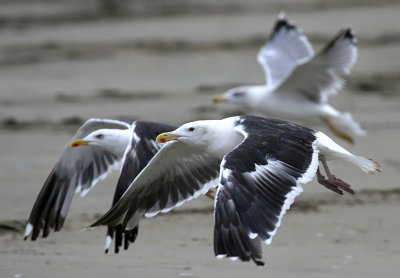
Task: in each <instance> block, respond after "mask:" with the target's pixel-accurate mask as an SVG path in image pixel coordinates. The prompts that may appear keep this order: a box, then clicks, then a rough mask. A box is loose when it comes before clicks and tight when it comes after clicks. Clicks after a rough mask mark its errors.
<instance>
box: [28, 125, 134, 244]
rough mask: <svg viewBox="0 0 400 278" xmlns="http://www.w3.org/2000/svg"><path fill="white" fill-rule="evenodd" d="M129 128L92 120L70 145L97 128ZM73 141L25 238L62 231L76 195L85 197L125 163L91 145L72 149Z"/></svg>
mask: <svg viewBox="0 0 400 278" xmlns="http://www.w3.org/2000/svg"><path fill="white" fill-rule="evenodd" d="M129 127H130V125H129V124H127V123H125V122H120V121H115V120H107V119H90V120H88V121H86V122H85V123H84V124H83V125H82V126H81V127H80V128H79V129H78V131H77V132H76V134H75V135H74V137H73V138H72V139H71V140H70V142H72V141H73V140H75V139H79V138H83V137H85V136H86V135H89V134H90V133H91V132H93V131H95V130H97V129H101V128H107V129H127V128H129ZM70 142H69V143H68V144H67V145H66V147H65V148H64V151H63V152H62V153H61V156H60V157H59V159H58V160H57V162H56V164H55V165H54V168H53V169H52V171H51V172H50V174H49V176H48V177H47V179H46V181H45V183H44V184H43V187H42V189H41V191H40V193H39V195H38V197H37V199H36V201H35V204H34V205H33V208H32V211H31V214H30V216H29V220H28V224H27V226H26V229H25V235H24V238H25V239H27V238H28V237H29V235H30V234H32V236H31V239H32V240H36V238H37V237H38V236H39V234H40V232H41V231H42V230H43V237H47V236H48V234H49V233H50V230H51V229H54V230H55V231H59V230H60V229H61V228H62V226H63V224H64V220H65V218H66V217H67V213H68V210H69V207H70V204H71V201H72V197H73V195H74V192H76V193H81V196H84V195H85V194H86V193H87V192H88V191H89V190H90V189H91V188H92V187H93V186H94V185H95V184H96V183H97V182H98V181H99V180H100V179H103V178H105V177H106V176H107V174H108V173H109V172H110V171H111V170H112V169H115V168H118V167H119V163H120V161H121V160H122V156H117V155H116V154H114V153H112V152H109V151H108V150H106V149H105V148H102V147H99V146H92V145H88V146H85V147H81V148H72V147H70Z"/></svg>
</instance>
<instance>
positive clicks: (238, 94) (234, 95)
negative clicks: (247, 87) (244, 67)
mask: <svg viewBox="0 0 400 278" xmlns="http://www.w3.org/2000/svg"><path fill="white" fill-rule="evenodd" d="M232 96H233V97H236V98H240V97H243V96H244V93H243V92H235V93H233V94H232Z"/></svg>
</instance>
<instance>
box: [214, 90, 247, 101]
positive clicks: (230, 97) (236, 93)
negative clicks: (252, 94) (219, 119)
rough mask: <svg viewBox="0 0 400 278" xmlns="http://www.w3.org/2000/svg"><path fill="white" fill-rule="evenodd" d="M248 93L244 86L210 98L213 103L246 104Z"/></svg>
mask: <svg viewBox="0 0 400 278" xmlns="http://www.w3.org/2000/svg"><path fill="white" fill-rule="evenodd" d="M248 96H249V91H248V89H247V87H246V86H242V87H237V88H233V89H230V90H228V91H226V92H225V93H223V94H222V95H217V96H214V97H212V99H211V101H212V102H213V103H219V102H233V103H238V104H246V103H247V102H248Z"/></svg>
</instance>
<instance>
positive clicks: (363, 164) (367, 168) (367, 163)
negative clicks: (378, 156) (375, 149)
mask: <svg viewBox="0 0 400 278" xmlns="http://www.w3.org/2000/svg"><path fill="white" fill-rule="evenodd" d="M348 160H349V161H350V162H352V163H353V164H355V165H357V166H358V167H360V168H361V170H363V171H364V172H367V173H368V174H375V173H376V172H380V170H379V168H380V167H381V166H380V165H379V163H377V162H375V161H373V160H372V159H370V158H366V157H362V156H358V155H353V156H352V157H351V158H349V159H348Z"/></svg>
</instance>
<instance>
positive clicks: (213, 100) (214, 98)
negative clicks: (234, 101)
mask: <svg viewBox="0 0 400 278" xmlns="http://www.w3.org/2000/svg"><path fill="white" fill-rule="evenodd" d="M211 101H212V102H213V103H218V102H222V101H225V99H224V97H223V96H222V95H218V96H213V97H212V98H211Z"/></svg>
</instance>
